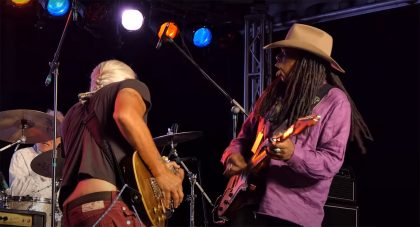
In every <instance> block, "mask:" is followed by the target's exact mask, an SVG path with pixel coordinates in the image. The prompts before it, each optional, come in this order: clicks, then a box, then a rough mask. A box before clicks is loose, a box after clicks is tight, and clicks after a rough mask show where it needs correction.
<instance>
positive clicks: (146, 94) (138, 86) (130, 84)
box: [119, 79, 152, 110]
mask: <svg viewBox="0 0 420 227" xmlns="http://www.w3.org/2000/svg"><path fill="white" fill-rule="evenodd" d="M123 88H132V89H134V90H136V91H137V92H138V93H139V94H140V96H141V97H142V98H143V101H144V102H145V103H146V106H147V109H148V110H149V109H150V107H151V105H152V102H151V97H150V91H149V88H148V87H147V85H146V84H145V83H143V82H141V81H139V80H136V79H129V80H124V81H122V82H121V85H120V87H119V89H120V90H121V89H123Z"/></svg>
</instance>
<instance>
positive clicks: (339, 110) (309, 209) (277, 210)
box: [221, 88, 351, 226]
mask: <svg viewBox="0 0 420 227" xmlns="http://www.w3.org/2000/svg"><path fill="white" fill-rule="evenodd" d="M312 113H313V114H317V115H320V116H321V119H320V120H319V122H318V123H317V124H315V125H314V126H311V127H310V128H307V129H306V130H304V131H303V132H302V133H301V134H299V135H296V136H292V137H291V140H292V141H293V143H294V144H295V150H294V153H293V156H292V157H291V158H290V159H289V160H288V161H282V160H274V159H271V160H270V164H269V166H268V172H267V173H268V174H267V178H266V191H265V193H264V195H263V197H262V200H261V202H260V205H259V209H258V211H257V212H258V213H261V214H265V215H269V216H274V217H278V218H281V219H285V220H288V221H291V222H294V223H296V224H299V225H302V226H321V223H322V219H323V217H324V210H323V207H324V204H325V202H326V200H327V196H328V192H329V188H330V185H331V181H332V179H333V177H334V175H335V174H336V173H337V172H338V171H339V169H340V168H341V166H342V164H343V161H344V153H345V150H346V145H347V140H348V137H349V133H350V125H351V106H350V103H349V101H348V99H347V97H346V95H345V94H344V93H343V92H342V91H341V90H340V89H338V88H332V89H331V90H330V91H329V92H328V94H327V95H326V96H325V97H324V98H323V99H322V100H321V101H320V102H319V103H318V104H317V105H316V106H315V107H314V109H313V111H312ZM259 121H264V119H263V118H261V117H257V116H255V115H254V113H251V114H250V116H249V117H248V118H247V120H246V121H245V122H244V124H243V125H242V128H241V132H240V133H239V135H238V137H237V138H235V139H234V140H232V141H231V143H230V145H229V146H228V147H227V148H226V150H225V151H224V153H223V156H222V159H221V162H222V163H223V164H224V163H225V161H226V159H227V158H228V157H229V155H230V154H232V153H238V152H241V153H242V154H246V153H248V154H249V152H250V151H251V147H252V145H253V143H254V140H255V136H256V134H257V130H258V124H259ZM263 123H264V125H265V127H264V138H263V139H266V138H268V137H270V136H272V132H271V131H270V122H268V121H264V122H263Z"/></svg>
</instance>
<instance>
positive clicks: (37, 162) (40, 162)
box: [31, 146, 64, 178]
mask: <svg viewBox="0 0 420 227" xmlns="http://www.w3.org/2000/svg"><path fill="white" fill-rule="evenodd" d="M60 150H61V149H60V146H58V147H57V159H56V164H57V165H56V167H55V175H56V177H61V176H62V173H63V166H64V158H62V157H61V154H60V152H61V151H60ZM51 159H52V150H49V151H45V152H42V153H41V154H39V155H37V156H36V157H35V158H34V159H33V160H32V162H31V169H32V170H33V171H34V172H35V173H37V174H39V175H41V176H44V177H49V178H52V169H51Z"/></svg>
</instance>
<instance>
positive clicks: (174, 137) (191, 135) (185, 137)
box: [153, 131, 203, 147]
mask: <svg viewBox="0 0 420 227" xmlns="http://www.w3.org/2000/svg"><path fill="white" fill-rule="evenodd" d="M202 134H203V133H202V132H200V131H191V132H179V133H173V134H168V135H163V136H158V137H155V138H153V140H154V141H155V144H156V146H158V147H162V146H166V145H170V144H171V142H173V143H183V142H187V141H189V140H193V139H196V138H198V137H200V136H201V135H202Z"/></svg>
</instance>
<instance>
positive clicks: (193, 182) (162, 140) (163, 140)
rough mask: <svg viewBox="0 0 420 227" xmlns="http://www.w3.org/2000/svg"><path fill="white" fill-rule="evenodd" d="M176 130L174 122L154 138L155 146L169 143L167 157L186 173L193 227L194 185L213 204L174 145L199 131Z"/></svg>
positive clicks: (190, 219)
mask: <svg viewBox="0 0 420 227" xmlns="http://www.w3.org/2000/svg"><path fill="white" fill-rule="evenodd" d="M177 130H178V125H177V124H174V125H172V127H171V128H169V129H168V134H167V135H164V136H160V137H156V138H154V141H155V143H156V146H165V145H170V147H171V149H170V152H169V155H168V156H169V157H171V156H174V157H175V158H174V159H175V161H176V162H177V163H178V164H180V165H181V166H182V167H183V169H184V170H185V172H186V173H187V176H188V179H189V182H190V195H188V196H187V200H188V201H189V202H190V204H189V205H190V218H189V221H190V226H191V227H193V226H195V225H194V222H195V220H194V219H195V214H194V210H195V198H196V195H195V186H197V188H198V189H199V190H200V192H201V193H202V195H204V197H205V198H206V200H207V201H208V202H209V203H210V205H211V206H214V205H213V203H212V201H211V199H210V198H209V197H208V195H207V193H206V192H205V191H204V189H203V188H202V187H201V185H200V184H199V183H198V182H197V174H194V173H192V172H191V171H190V170H189V169H188V167H187V166H186V165H185V163H184V161H183V159H182V158H180V157H179V155H178V152H177V150H176V146H177V145H178V143H181V142H186V141H189V140H192V139H195V138H198V137H199V136H201V135H202V133H201V132H198V131H193V132H181V133H176V131H177Z"/></svg>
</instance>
